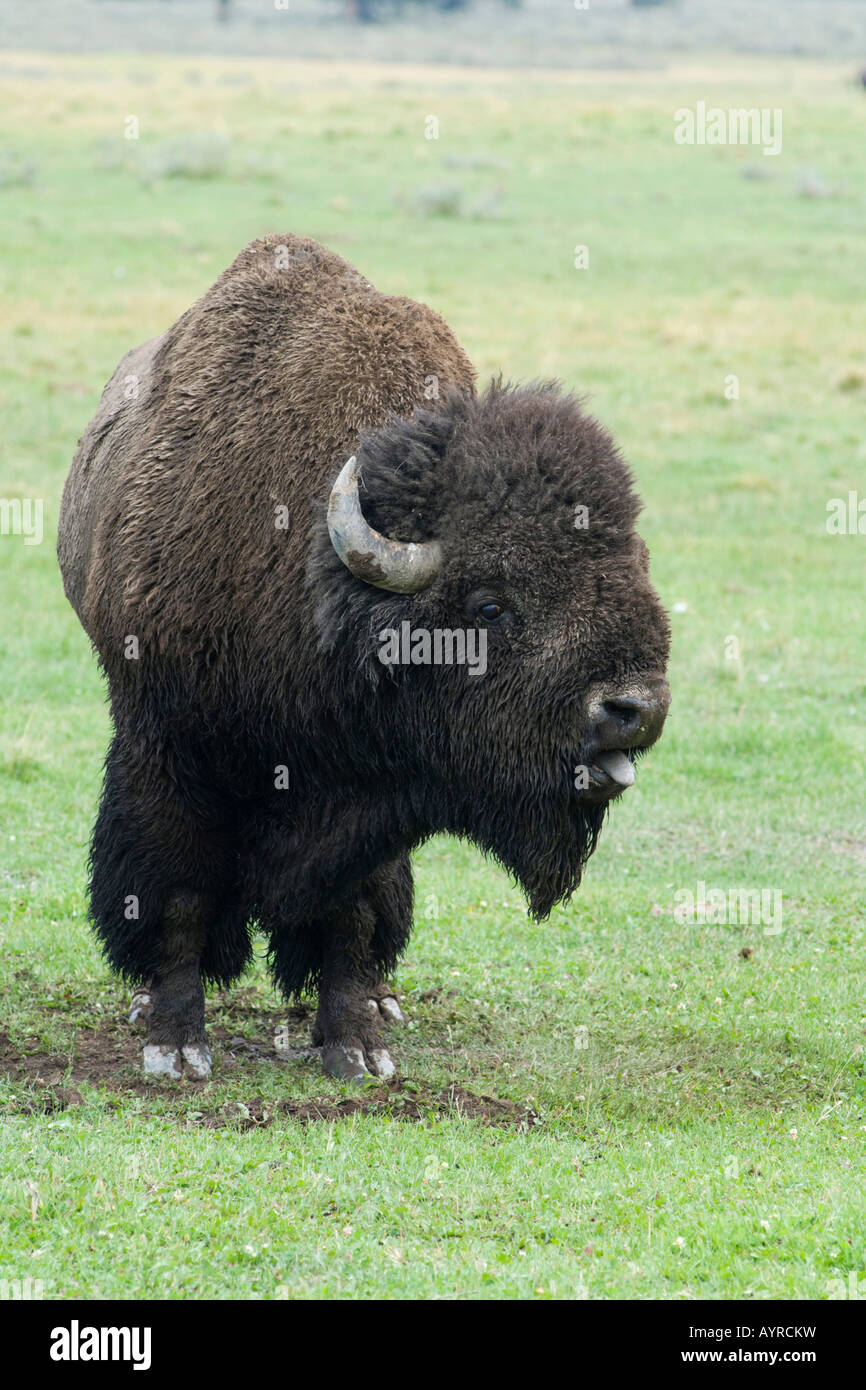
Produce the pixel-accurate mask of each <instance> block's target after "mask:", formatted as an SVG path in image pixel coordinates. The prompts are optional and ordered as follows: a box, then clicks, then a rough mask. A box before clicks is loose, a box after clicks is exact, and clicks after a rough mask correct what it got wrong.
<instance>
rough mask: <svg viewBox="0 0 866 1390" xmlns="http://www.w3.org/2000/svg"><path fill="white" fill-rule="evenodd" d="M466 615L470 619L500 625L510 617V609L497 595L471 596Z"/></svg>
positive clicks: (478, 594) (467, 602)
mask: <svg viewBox="0 0 866 1390" xmlns="http://www.w3.org/2000/svg"><path fill="white" fill-rule="evenodd" d="M466 614H467V616H468V617H469V618H474V619H475V620H476V621H478V620H480V621H481V622H483V623H498V622H500V621H501V620H502V619H503V618H507V617H508V616H509V611H508V608H507V607H506V605H505V603H504V602H503V600H502V599H500V598H497V597H496V596H495V594H490V593H484V592H482V593H475V594H470V596H469V598H468V599H467V601H466Z"/></svg>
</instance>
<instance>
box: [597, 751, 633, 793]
mask: <svg viewBox="0 0 866 1390" xmlns="http://www.w3.org/2000/svg"><path fill="white" fill-rule="evenodd" d="M595 765H596V767H600V768H601V770H602V772H606V773H607V775H608V777H609V778H610V779H611V781H613V782H617V783H618V784H619V786H621V787H630V786H631V785H632V783H633V782H634V763H631V762H629V760H628V758H627V757H626V755H625V753H621V752H620V750H619V749H618V748H615V749H612V750H611V751H610V752H609V753H599V755H598V757H597V758H596V759H595Z"/></svg>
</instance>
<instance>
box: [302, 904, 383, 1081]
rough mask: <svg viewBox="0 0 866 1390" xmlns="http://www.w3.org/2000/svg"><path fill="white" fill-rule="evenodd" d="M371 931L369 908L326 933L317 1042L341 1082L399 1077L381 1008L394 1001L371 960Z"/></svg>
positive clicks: (324, 1062)
mask: <svg viewBox="0 0 866 1390" xmlns="http://www.w3.org/2000/svg"><path fill="white" fill-rule="evenodd" d="M373 927H374V918H373V913H372V912H371V911H370V908H369V906H368V905H367V904H366V903H359V904H358V905H357V906H356V907H355V908H354V909H353V910H352V911H350V912H347V913H346V915H345V916H344V917H341V918H340V920H339V922H335V923H333V924H331V925H329V927H328V928H327V929H326V940H325V952H324V959H323V962H322V977H321V984H320V986H319V1008H318V1012H317V1014H316V1022H315V1024H314V1027H313V1042H314V1044H315V1045H316V1046H320V1047H321V1049H322V1066H323V1067H324V1069H325V1071H326V1072H327V1073H328V1074H329V1075H330V1076H333V1077H336V1078H337V1080H339V1081H362V1080H363V1079H364V1077H365V1076H368V1075H370V1073H372V1074H373V1075H375V1076H382V1077H387V1076H393V1075H394V1073H395V1071H396V1067H395V1066H394V1063H393V1061H392V1060H391V1056H390V1054H389V1052H388V1049H387V1047H386V1046H385V1039H384V1038H383V1036H382V1023H383V1019H384V1017H385V1014H384V1013H383V1012H382V1011H381V1010H380V1002H379V1001H380V998H381V999H382V1000H384V999H386V998H389V997H393V996H389V995H388V994H387V992H386V990H387V987H386V986H384V985H383V984H382V983H381V981H380V979H379V975H378V971H377V969H376V966H375V963H374V961H373V959H372V955H371V952H370V943H371V940H372V936H373ZM395 1003H396V1001H395ZM398 1008H399V1005H398Z"/></svg>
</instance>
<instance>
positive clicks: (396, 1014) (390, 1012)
mask: <svg viewBox="0 0 866 1390" xmlns="http://www.w3.org/2000/svg"><path fill="white" fill-rule="evenodd" d="M379 1012H380V1014H381V1015H382V1017H383V1018H385V1019H387V1021H388V1022H389V1023H405V1022H406V1017H405V1015H404V1013H403V1010H402V1009H401V1008H400V1005H399V1004H398V1003H397V1000H396V999H395V998H394V996H393V994H386V995H385V998H384V999H380V1000H379Z"/></svg>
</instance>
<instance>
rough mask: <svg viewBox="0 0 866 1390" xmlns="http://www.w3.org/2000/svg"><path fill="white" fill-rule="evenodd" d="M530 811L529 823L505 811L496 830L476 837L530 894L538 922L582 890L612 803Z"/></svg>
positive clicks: (527, 895) (573, 804) (534, 914)
mask: <svg viewBox="0 0 866 1390" xmlns="http://www.w3.org/2000/svg"><path fill="white" fill-rule="evenodd" d="M545 810H546V812H547V813H546V814H545V813H544V811H542V810H541V808H538V807H534V808H532V809H529V810H527V812H526V817H525V820H524V819H520V820H515V819H514V817H513V808H512V811H511V814H510V815H509V813H508V812H507V811H505V812H503V813H502V818H501V821H500V822H499V823H498V824H497V826H496V831H497V832H499V833H494V835H492V836H491V835H490V833H489V830H488V833H487V834H485V835H483V836H481V835H477V834H474V835H473V836H472V838H473V839H474V840H475V841H476V843H478V844H479V845H480V847H481V848H482V849H483V850H485V851H486V852H487V853H490V854H492V855H493V857H494V858H495V859H496V860H498V862H499V863H500V864H501V865H502V866H503V868H505V869H506V870H507V871H508V872H509V873H511V874H513V875H514V877H515V878H516V879H517V882H518V883H519V884H520V887H521V888H522V889H523V891H524V893H525V894H526V898H527V901H528V903H529V911H530V914H531V915H532V917H534V918H535V920H536V921H542V920H543V919H544V918H546V917H549V916H550V913H551V910H552V909H553V908H554V907H555V906H556V905H557V903H561V902H567V901H568V899H569V898H570V897H571V895H572V893H574V891H575V889H576V888H578V887H579V885H580V880H581V878H582V876H583V870H584V866H585V864H586V862H587V860H588V859H589V857H590V855H591V854H593V852H594V851H595V847H596V844H597V843H598V836H599V833H600V831H601V827H602V825H603V823H604V817H605V813H606V811H607V806H606V804H604V803H602V804H600V805H591V804H579V803H577V802H575V801H571V802H570V803H569V804H568V805H567V806H565V807H557V809H556V812H555V813H554V814H553V815H551V813H550V810H549V808H545Z"/></svg>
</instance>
